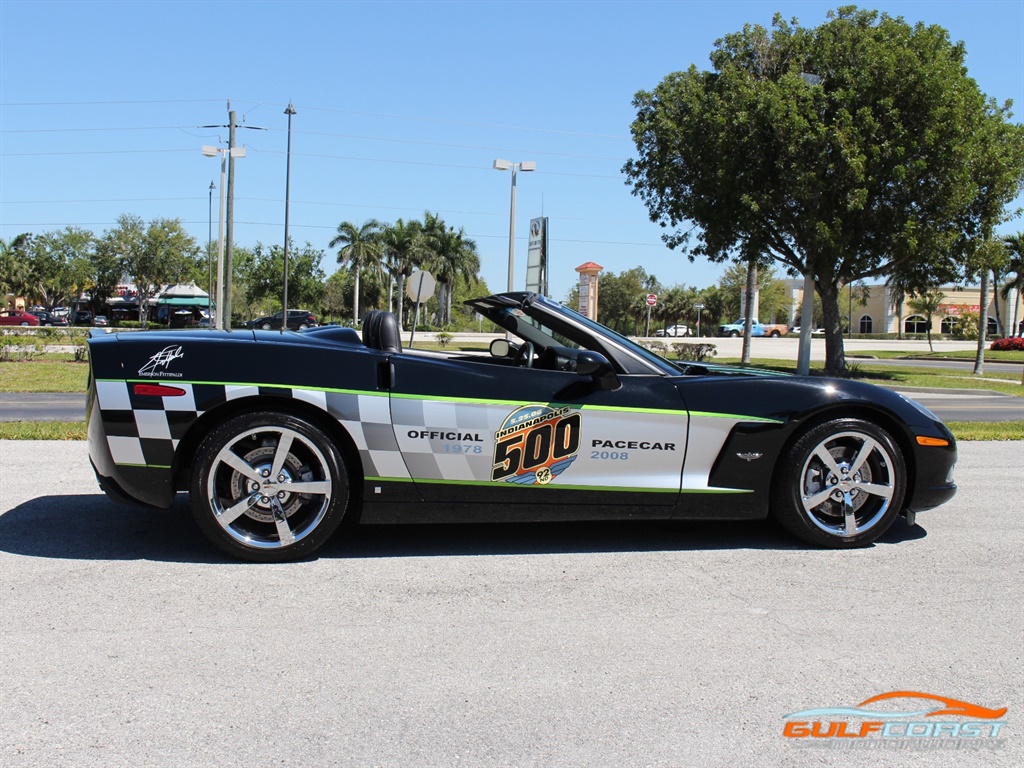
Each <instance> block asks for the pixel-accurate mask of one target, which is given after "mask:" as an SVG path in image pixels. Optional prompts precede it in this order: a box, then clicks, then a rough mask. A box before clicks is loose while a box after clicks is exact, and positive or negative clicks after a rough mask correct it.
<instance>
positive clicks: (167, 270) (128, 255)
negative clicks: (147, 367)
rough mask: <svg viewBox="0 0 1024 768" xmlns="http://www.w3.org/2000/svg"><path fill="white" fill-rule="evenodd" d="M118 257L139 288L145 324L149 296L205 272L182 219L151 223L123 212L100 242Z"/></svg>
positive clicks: (142, 317) (121, 265) (120, 266)
mask: <svg viewBox="0 0 1024 768" xmlns="http://www.w3.org/2000/svg"><path fill="white" fill-rule="evenodd" d="M97 248H98V250H99V251H100V252H101V253H104V254H111V255H113V256H115V257H116V260H117V265H118V268H119V270H120V272H121V273H122V274H124V275H127V276H128V277H130V278H131V279H132V281H133V282H134V283H135V287H136V289H137V290H138V292H139V317H140V319H141V320H142V323H143V326H145V323H146V319H147V317H146V316H147V312H148V302H149V297H150V296H151V295H152V294H153V293H154V292H155V291H158V290H159V289H160V287H161V286H162V285H165V284H167V283H177V282H183V281H186V280H188V281H195V280H196V279H197V278H198V277H200V276H201V272H202V270H201V265H200V260H199V258H198V254H199V247H198V246H197V245H196V241H195V240H194V239H193V238H192V236H191V235H189V234H188V232H186V231H185V228H184V227H183V226H182V224H181V221H180V220H179V219H160V218H158V219H154V220H153V221H151V222H150V223H149V224H148V225H147V224H146V223H145V222H144V221H143V220H142V219H141V218H140V217H139V216H136V215H134V214H123V215H121V216H119V217H118V219H117V226H116V227H114V228H113V229H111V230H108V231H107V232H105V233H104V235H103V238H102V240H101V242H100V243H99V244H98V246H97Z"/></svg>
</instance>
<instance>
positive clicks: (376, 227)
mask: <svg viewBox="0 0 1024 768" xmlns="http://www.w3.org/2000/svg"><path fill="white" fill-rule="evenodd" d="M380 231H381V225H380V222H379V221H377V220H376V219H370V220H369V221H366V222H363V223H362V224H360V225H358V226H357V225H355V224H353V223H352V222H351V221H343V222H341V224H339V225H338V234H337V235H335V236H334V239H332V240H331V242H330V247H331V248H338V246H341V247H340V248H338V263H339V264H348V267H349V269H351V270H352V274H353V276H354V277H355V287H354V288H353V291H352V320H353V322H358V321H359V275H360V273H361V272H362V271H363V270H364V269H370V270H372V271H374V272H380V271H381V245H380V239H379V237H378V235H379V233H380Z"/></svg>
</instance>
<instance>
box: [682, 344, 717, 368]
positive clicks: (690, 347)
mask: <svg viewBox="0 0 1024 768" xmlns="http://www.w3.org/2000/svg"><path fill="white" fill-rule="evenodd" d="M672 351H673V352H675V355H676V357H677V358H679V359H680V360H685V361H686V362H688V363H703V362H706V361H707V360H710V359H711V358H712V357H714V356H715V355H717V354H718V347H716V346H715V345H714V344H693V343H691V342H685V341H677V342H676V343H675V344H673V345H672Z"/></svg>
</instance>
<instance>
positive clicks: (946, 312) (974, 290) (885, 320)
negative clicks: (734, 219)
mask: <svg viewBox="0 0 1024 768" xmlns="http://www.w3.org/2000/svg"><path fill="white" fill-rule="evenodd" d="M785 283H786V289H787V291H788V294H789V299H790V304H789V325H790V326H793V325H796V318H797V317H799V316H800V310H801V306H802V302H803V296H804V281H803V280H786V281H785ZM866 287H867V289H868V292H869V296H868V298H867V304H866V305H865V306H859V302H858V300H857V297H858V291H859V289H860V285H859V284H855V288H854V292H853V306H852V308H851V307H850V305H849V301H846V302H845V305H844V306H840V307H839V312H840V314H841V315H842V316H843V318H844V319H846V318H848V317H849V315H850V313H851V309H852V320H853V332H854V333H892V334H897V333H898V332H899V326H900V323H901V321H902V324H903V333H905V334H908V333H914V334H916V333H925V332H927V330H928V328H927V323H926V319H925V317H924V316H923V315H920V314H917V313H915V312H914V311H912V310H911V309H910V305H909V302H908V301H904V302H903V307H902V311H900V312H896V310H895V309H893V306H892V304H893V301H892V294H891V292H890V290H889V287H888V286H887V285H885V284H879V285H867V286H866ZM939 290H940V291H942V293H943V294H945V298H943V300H942V303H941V304H940V311H939V312H937V313H936V314H935V315H933V316H932V328H931V332H932V333H934V334H950V333H952V332H953V324H954V323H955V321H956V319H957V318H958V317H960V316H961V315H963V314H964V313H966V312H979V311H980V309H981V307H980V305H979V304H980V300H981V288H980V286H968V287H966V288H961V287H957V286H943V287H941V288H939ZM994 294H995V291H994V290H993V289H992V288H989V303H988V307H987V311H986V315H987V316H988V335H990V336H994V335H996V334H997V333H998V332H999V329H1001V330H1002V333H1003V334H1004V335H1006V336H1012V335H1014V332H1015V328H1016V329H1018V330H1017V333H1019V332H1020V330H1019V328H1020V323H1021V322H1024V301H1022V297H1021V295H1020V294H1019V292H1018V291H1016V290H1011V291H1010V294H1009V296H1007V298H1006V299H1005V300H1004V299H1003V297H1002V296H999V306H998V311H999V318H1000V320H1001V323H997V321H996V301H995V296H994ZM844 298H845V297H844ZM843 303H844V302H843V300H840V304H841V305H843Z"/></svg>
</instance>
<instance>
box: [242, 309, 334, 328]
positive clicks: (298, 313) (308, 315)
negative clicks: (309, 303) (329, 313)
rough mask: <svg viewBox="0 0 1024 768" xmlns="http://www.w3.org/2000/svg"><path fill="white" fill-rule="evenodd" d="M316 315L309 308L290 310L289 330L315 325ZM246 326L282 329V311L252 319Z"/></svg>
mask: <svg viewBox="0 0 1024 768" xmlns="http://www.w3.org/2000/svg"><path fill="white" fill-rule="evenodd" d="M316 324H317V323H316V317H314V316H313V313H312V312H310V311H309V310H308V309H289V310H288V330H290V331H301V330H303V329H304V328H312V327H313V326H315V325H316ZM245 327H246V328H254V329H259V330H262V331H274V330H280V329H281V313H280V312H277V313H275V314H273V315H271V316H270V317H261V318H259V319H257V320H250V321H249V322H247V323H246V324H245Z"/></svg>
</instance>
